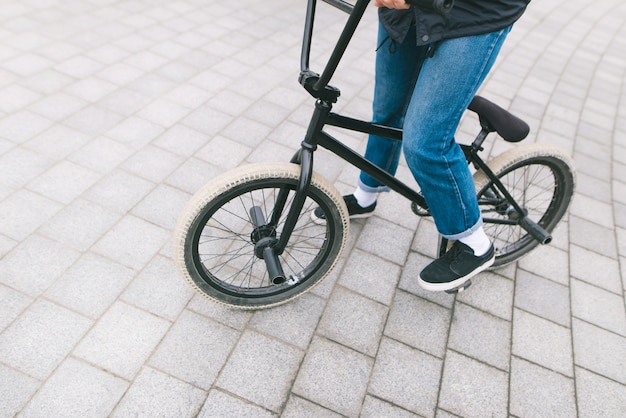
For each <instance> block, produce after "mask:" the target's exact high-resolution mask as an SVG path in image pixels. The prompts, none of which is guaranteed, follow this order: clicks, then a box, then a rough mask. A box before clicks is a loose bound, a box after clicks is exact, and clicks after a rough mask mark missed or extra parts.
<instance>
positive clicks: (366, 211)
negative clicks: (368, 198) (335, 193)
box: [311, 194, 376, 224]
mask: <svg viewBox="0 0 626 418" xmlns="http://www.w3.org/2000/svg"><path fill="white" fill-rule="evenodd" d="M343 201H344V202H345V204H346V206H347V207H348V215H349V218H350V219H357V218H369V217H370V216H372V215H373V214H374V209H376V202H374V203H372V204H371V205H369V206H368V207H366V208H364V207H361V206H360V205H359V204H358V203H357V201H356V197H354V195H352V194H349V195H346V196H344V197H343ZM311 219H312V220H313V222H315V223H316V224H322V223H324V222H325V221H326V218H325V217H324V211H322V209H321V208H316V209H315V210H314V211H313V212H311Z"/></svg>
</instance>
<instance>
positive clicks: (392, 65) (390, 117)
mask: <svg viewBox="0 0 626 418" xmlns="http://www.w3.org/2000/svg"><path fill="white" fill-rule="evenodd" d="M413 30H414V29H413ZM509 30H510V27H509V28H506V29H503V30H501V31H498V32H493V33H488V34H485V35H477V36H469V37H463V38H456V39H449V40H445V41H442V42H439V43H438V44H436V45H434V46H436V48H435V49H432V48H433V45H428V46H417V45H416V44H415V42H414V41H413V39H415V33H414V32H413V33H409V34H408V35H407V39H406V40H405V41H404V42H403V43H402V44H396V43H394V42H392V41H391V40H389V39H387V33H386V31H385V30H384V29H383V28H382V26H380V28H379V34H378V36H379V48H378V50H377V52H376V77H375V87H374V104H373V122H375V123H380V124H384V125H388V126H393V127H396V128H402V129H403V140H402V141H397V140H392V139H386V138H382V137H378V136H375V135H370V137H369V139H368V143H367V148H366V151H365V158H367V159H368V160H369V161H371V162H373V163H374V164H376V165H378V166H379V167H381V168H382V169H384V170H386V171H388V172H389V173H391V174H395V173H396V169H397V168H398V161H399V158H400V153H401V150H402V151H404V156H405V159H406V162H407V164H408V166H409V169H410V170H411V173H412V174H413V177H415V180H416V181H417V183H418V184H419V186H420V188H421V191H422V193H423V195H424V197H425V199H426V201H427V202H428V206H429V208H430V211H431V213H432V215H433V218H434V220H435V224H436V226H437V230H438V231H439V233H440V234H441V235H443V236H444V237H445V238H448V239H460V238H463V237H465V236H468V235H470V234H471V233H472V232H474V231H476V230H477V229H478V228H479V227H480V226H481V225H482V218H481V216H480V209H479V208H478V202H477V200H476V191H475V189H474V181H473V179H472V175H471V173H470V170H469V167H468V165H467V162H466V160H465V156H464V155H463V151H462V150H461V148H460V146H459V145H458V144H457V143H456V141H455V140H454V134H455V131H456V129H457V127H458V125H459V122H460V120H461V116H462V115H463V112H464V111H465V109H466V108H467V106H468V105H469V103H470V101H471V100H472V98H473V97H474V95H475V94H476V92H477V90H478V88H479V87H480V85H481V83H482V82H483V81H484V79H485V77H486V75H487V73H488V72H489V70H490V69H491V67H492V66H493V63H494V61H495V59H496V57H497V55H498V52H499V51H500V48H501V46H502V43H503V42H504V40H505V38H506V35H507V34H508V32H509ZM431 55H432V56H431ZM418 75H419V77H418ZM359 186H360V187H361V188H363V189H364V190H366V191H370V192H376V191H386V190H388V188H386V187H385V186H383V185H381V184H380V183H379V182H378V181H377V180H375V179H374V178H372V177H370V176H369V175H368V174H366V173H363V172H362V173H361V175H360V177H359Z"/></svg>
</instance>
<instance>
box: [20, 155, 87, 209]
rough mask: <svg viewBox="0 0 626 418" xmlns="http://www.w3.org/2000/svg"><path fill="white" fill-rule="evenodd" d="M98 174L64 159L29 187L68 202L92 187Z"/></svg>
mask: <svg viewBox="0 0 626 418" xmlns="http://www.w3.org/2000/svg"><path fill="white" fill-rule="evenodd" d="M98 179H99V176H98V174H97V173H96V172H95V171H93V170H90V169H87V168H84V167H81V166H79V165H77V164H74V163H72V162H69V161H62V162H60V163H59V164H57V165H55V166H54V167H52V168H51V169H50V170H48V171H46V172H45V173H44V174H42V175H41V176H39V177H38V178H36V179H34V180H33V181H31V182H30V183H29V184H28V188H29V189H30V190H32V191H34V192H37V193H40V194H41V195H43V196H46V197H48V198H50V199H52V200H55V201H57V202H60V203H65V204H68V203H70V202H72V201H73V200H74V199H76V198H77V197H78V196H79V195H80V194H81V193H83V192H84V191H85V190H87V189H88V188H89V187H91V186H92V185H93V184H94V183H96V182H97V181H98Z"/></svg>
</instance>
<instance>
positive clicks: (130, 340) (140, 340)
mask: <svg viewBox="0 0 626 418" xmlns="http://www.w3.org/2000/svg"><path fill="white" fill-rule="evenodd" d="M169 327H170V323H169V322H168V321H165V320H163V319H160V318H157V317H155V316H153V315H151V314H149V313H147V312H145V311H142V310H139V309H137V308H134V307H132V306H129V305H127V304H125V303H122V302H116V303H115V304H114V305H113V306H112V307H111V308H110V309H109V310H108V311H107V312H106V314H104V315H103V316H102V317H101V318H100V320H99V322H98V323H97V324H96V326H95V327H93V328H92V329H91V331H90V332H89V333H88V334H87V336H86V337H85V338H84V339H83V340H82V341H81V343H80V344H79V345H78V346H77V347H76V349H75V350H74V351H73V353H74V355H76V356H77V357H80V358H82V359H84V360H86V361H88V362H90V363H92V364H94V365H97V366H99V367H101V368H102V369H104V370H107V371H110V372H112V373H115V374H116V375H118V376H121V377H123V378H125V379H127V380H131V379H133V378H134V377H135V375H136V374H137V373H138V372H139V370H140V369H141V367H142V365H143V364H144V363H145V362H146V360H147V359H148V357H149V356H150V354H151V353H152V351H153V350H154V349H155V348H156V346H157V344H158V343H159V341H161V338H163V336H164V335H165V333H166V332H167V330H168V328H169Z"/></svg>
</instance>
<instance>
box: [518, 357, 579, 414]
mask: <svg viewBox="0 0 626 418" xmlns="http://www.w3.org/2000/svg"><path fill="white" fill-rule="evenodd" d="M575 398H576V396H575V390H574V380H573V379H570V378H567V377H565V376H563V375H561V374H558V373H555V372H553V371H550V370H547V369H544V368H542V367H539V366H537V365H534V364H532V363H529V362H527V361H524V360H522V359H519V358H516V357H513V359H512V360H511V401H510V403H511V406H510V413H511V414H513V415H515V416H520V417H528V416H552V417H557V416H562V417H574V416H576V415H577V410H576V399H575Z"/></svg>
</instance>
